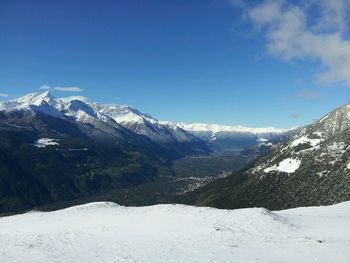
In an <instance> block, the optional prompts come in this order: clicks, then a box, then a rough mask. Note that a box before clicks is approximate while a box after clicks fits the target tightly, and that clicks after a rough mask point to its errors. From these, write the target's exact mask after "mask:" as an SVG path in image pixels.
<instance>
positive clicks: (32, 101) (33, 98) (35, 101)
mask: <svg viewBox="0 0 350 263" xmlns="http://www.w3.org/2000/svg"><path fill="white" fill-rule="evenodd" d="M54 100H55V99H54V97H53V96H52V95H51V94H50V92H49V91H45V92H42V93H30V94H28V95H26V96H23V97H21V98H19V99H17V100H16V101H17V102H18V104H21V106H22V107H26V106H30V105H35V106H40V105H43V104H45V103H47V104H50V103H53V102H54Z"/></svg>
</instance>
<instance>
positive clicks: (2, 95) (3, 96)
mask: <svg viewBox="0 0 350 263" xmlns="http://www.w3.org/2000/svg"><path fill="white" fill-rule="evenodd" d="M8 96H9V95H8V94H5V93H0V97H2V98H7V97H8Z"/></svg>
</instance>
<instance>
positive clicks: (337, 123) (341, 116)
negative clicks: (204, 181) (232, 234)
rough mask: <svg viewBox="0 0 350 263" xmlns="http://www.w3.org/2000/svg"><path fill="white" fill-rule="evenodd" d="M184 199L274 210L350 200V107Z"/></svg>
mask: <svg viewBox="0 0 350 263" xmlns="http://www.w3.org/2000/svg"><path fill="white" fill-rule="evenodd" d="M183 200H184V201H185V202H188V203H195V204H198V205H210V206H215V207H221V208H239V207H252V206H263V207H267V208H271V209H283V208H290V207H297V206H312V205H328V204H333V203H336V202H341V201H345V200H350V104H349V105H345V106H342V107H340V108H338V109H336V110H335V111H332V112H330V113H329V114H327V115H326V116H325V117H323V118H322V119H320V120H319V121H317V122H315V123H314V124H312V125H309V126H307V127H305V128H304V129H302V130H301V131H300V132H299V133H298V134H297V135H295V136H294V137H293V138H292V139H291V140H289V141H288V142H285V143H283V144H281V145H280V146H278V147H276V148H275V149H274V150H272V151H271V152H270V153H268V154H267V155H266V156H264V157H262V158H261V159H260V160H258V161H257V162H256V163H255V164H254V165H252V166H251V167H249V168H247V169H245V170H242V171H240V172H238V173H235V174H234V175H232V176H230V177H228V178H225V179H223V180H217V181H216V182H213V183H212V184H209V185H207V186H205V187H203V188H202V189H199V190H197V191H194V192H192V193H190V194H189V195H187V196H185V197H184V198H183Z"/></svg>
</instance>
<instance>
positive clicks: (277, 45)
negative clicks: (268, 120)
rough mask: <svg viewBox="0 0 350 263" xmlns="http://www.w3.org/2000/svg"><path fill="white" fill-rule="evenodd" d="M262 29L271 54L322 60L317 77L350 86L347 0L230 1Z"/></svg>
mask: <svg viewBox="0 0 350 263" xmlns="http://www.w3.org/2000/svg"><path fill="white" fill-rule="evenodd" d="M230 3H231V4H232V5H234V6H235V7H239V8H242V10H243V14H244V18H245V20H247V21H248V22H249V23H251V24H252V25H254V26H255V27H256V28H257V29H258V30H259V31H260V32H262V33H263V34H264V36H265V39H266V47H267V52H268V54H269V55H271V56H273V57H277V58H280V59H282V60H286V61H290V60H310V61H312V62H315V61H316V62H318V63H320V67H319V69H318V71H319V72H318V73H317V76H316V79H317V81H318V82H320V83H322V84H333V83H344V84H346V85H350V40H349V38H348V26H347V24H348V23H347V21H348V16H347V14H348V11H349V9H350V2H348V1H345V0H320V1H313V0H310V1H305V2H302V3H300V4H295V3H292V1H283V0H281V1H270V0H265V1H261V2H260V3H259V4H255V5H251V4H250V3H249V2H248V1H238V3H240V4H239V5H238V4H237V1H231V2H230Z"/></svg>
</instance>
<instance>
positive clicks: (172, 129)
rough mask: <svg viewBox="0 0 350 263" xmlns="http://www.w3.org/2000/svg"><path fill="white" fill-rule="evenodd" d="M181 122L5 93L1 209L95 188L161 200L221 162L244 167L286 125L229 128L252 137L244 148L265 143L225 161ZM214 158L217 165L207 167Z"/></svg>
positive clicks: (0, 112) (115, 195)
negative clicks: (257, 130) (9, 96)
mask: <svg viewBox="0 0 350 263" xmlns="http://www.w3.org/2000/svg"><path fill="white" fill-rule="evenodd" d="M184 128H185V126H184V125H183V124H182V125H179V124H175V123H171V122H165V121H158V120H157V119H155V118H153V117H152V116H150V115H149V114H144V113H141V112H140V111H138V110H136V109H134V108H132V107H128V106H119V105H102V104H98V103H90V102H88V101H87V100H86V99H84V98H83V97H68V98H55V97H53V96H52V95H51V94H50V92H42V93H31V94H28V95H26V96H23V97H21V98H19V99H14V100H8V101H1V102H0V136H1V138H2V140H1V142H0V150H1V151H0V170H1V176H0V213H6V212H11V211H16V210H22V209H29V208H31V207H34V206H41V205H45V204H49V203H57V202H65V201H71V200H76V199H79V198H80V199H81V200H86V199H87V198H90V197H91V196H95V197H93V199H92V200H94V201H95V200H101V199H107V200H112V201H118V202H121V200H124V201H125V202H126V203H130V202H131V201H126V199H127V198H126V195H127V192H129V191H130V192H133V193H134V194H130V195H131V196H132V197H131V198H132V199H133V200H134V199H135V198H136V200H137V201H135V202H136V203H135V204H145V203H147V202H156V201H157V200H161V199H162V198H165V197H167V196H168V195H169V192H171V193H175V192H176V191H187V190H181V189H187V188H188V187H190V188H193V187H192V186H190V185H197V186H196V187H199V186H200V185H202V184H203V182H207V181H208V180H209V181H210V180H212V179H214V178H215V177H217V176H221V173H222V170H221V169H226V167H228V168H229V171H233V170H236V169H238V168H241V167H242V166H244V165H245V164H246V163H247V162H249V161H251V160H252V159H254V158H256V157H258V156H261V155H262V153H263V152H266V149H268V148H269V147H271V146H272V142H273V141H274V139H273V138H282V137H281V136H284V131H282V130H274V129H271V130H270V131H269V133H267V132H266V133H259V134H257V133H256V134H254V133H253V132H252V131H246V132H244V133H242V132H240V133H237V131H236V130H232V133H231V140H232V141H236V140H237V138H239V139H238V140H241V139H240V138H241V137H242V136H245V137H246V138H249V140H251V143H250V144H247V145H241V146H240V147H241V150H242V149H243V150H248V148H249V147H250V146H256V147H258V148H261V147H262V148H263V150H252V151H245V152H244V153H242V155H236V154H234V155H232V156H230V157H229V160H233V161H232V163H228V161H227V160H228V159H227V158H226V157H225V158H223V159H221V157H215V158H214V159H211V157H210V154H212V153H215V154H218V151H219V147H216V146H215V145H214V144H213V143H212V140H211V139H205V138H204V137H202V138H200V137H199V136H196V132H195V131H194V130H193V129H188V130H186V129H184ZM288 132H290V131H286V133H288ZM215 133H216V134H218V132H217V130H215ZM252 134H254V136H253V135H252ZM265 135H266V137H262V136H265ZM270 135H271V136H270ZM268 136H270V137H268ZM274 136H275V137H274ZM286 136H288V135H286ZM208 154H209V157H206V159H204V160H206V161H205V163H203V162H198V160H199V161H200V160H201V159H198V158H193V159H192V161H191V159H189V160H190V162H191V163H192V164H196V165H195V166H194V167H193V169H194V170H193V169H192V170H190V171H188V169H187V168H186V167H185V168H184V166H186V165H187V160H185V161H184V162H181V161H180V164H179V162H178V161H176V160H180V159H182V158H184V157H186V158H192V157H191V156H194V157H195V156H208ZM243 156H245V157H244V158H243ZM174 161H176V163H175V164H174ZM211 162H215V163H216V165H215V166H216V168H215V169H214V170H213V171H209V172H207V171H205V169H206V168H204V167H206V165H207V164H209V163H211ZM174 165H175V166H174ZM201 167H203V168H201ZM198 169H199V170H200V171H204V174H205V175H202V174H199V175H198V176H199V177H200V178H199V179H197V178H196V177H194V175H193V171H195V173H197V174H198V172H196V171H198ZM232 169H233V170H232ZM207 174H209V177H207ZM178 176H180V177H181V178H180V179H176V178H177V177H178ZM184 177H186V178H184ZM202 177H204V178H202ZM198 180H200V181H201V183H198V182H197V181H198ZM190 182H191V183H190ZM189 184H190V185H189ZM139 185H147V187H148V188H149V189H150V190H147V191H148V193H149V195H150V196H152V198H151V199H150V200H153V201H146V200H148V197H146V195H145V191H146V190H145V189H146V188H147V187H146V188H145V187H143V186H142V187H139V188H137V191H136V193H135V190H125V189H126V188H128V187H135V186H139ZM175 186H176V187H175ZM155 187H156V188H155ZM196 187H195V188H196ZM148 188H147V189H148ZM174 191H175V192H174ZM107 192H108V193H109V194H108V195H105V194H104V193H107ZM101 195H102V197H101ZM124 195H125V197H124ZM130 195H129V196H130ZM131 203H132V202H131ZM132 204H134V203H132Z"/></svg>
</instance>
